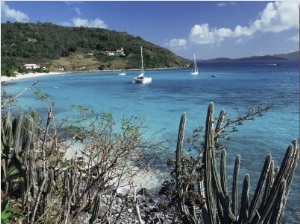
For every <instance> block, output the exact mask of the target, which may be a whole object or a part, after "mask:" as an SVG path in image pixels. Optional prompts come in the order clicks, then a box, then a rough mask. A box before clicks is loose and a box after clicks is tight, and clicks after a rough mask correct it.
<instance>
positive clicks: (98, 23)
mask: <svg viewBox="0 0 300 224" xmlns="http://www.w3.org/2000/svg"><path fill="white" fill-rule="evenodd" d="M72 22H73V24H74V26H84V27H95V28H104V29H106V28H107V25H106V24H105V22H104V21H103V20H101V19H98V18H96V19H94V20H87V19H81V18H74V19H72Z"/></svg>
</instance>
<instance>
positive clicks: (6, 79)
mask: <svg viewBox="0 0 300 224" xmlns="http://www.w3.org/2000/svg"><path fill="white" fill-rule="evenodd" d="M67 73H70V72H48V73H45V72H40V73H33V72H30V73H26V74H21V73H17V75H16V76H15V77H8V76H2V75H1V84H2V83H4V82H9V81H14V80H20V79H27V78H35V77H42V76H51V75H64V74H67Z"/></svg>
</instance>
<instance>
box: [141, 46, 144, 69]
mask: <svg viewBox="0 0 300 224" xmlns="http://www.w3.org/2000/svg"><path fill="white" fill-rule="evenodd" d="M141 58H142V68H141V70H142V72H144V60H143V47H142V46H141Z"/></svg>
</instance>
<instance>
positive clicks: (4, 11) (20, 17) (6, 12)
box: [1, 1, 29, 22]
mask: <svg viewBox="0 0 300 224" xmlns="http://www.w3.org/2000/svg"><path fill="white" fill-rule="evenodd" d="M1 15H2V16H1V17H3V19H2V20H8V21H10V20H13V21H17V22H28V21H29V17H28V15H26V14H25V13H23V12H20V11H18V10H15V9H11V8H9V6H8V5H7V4H6V3H5V2H2V1H1Z"/></svg>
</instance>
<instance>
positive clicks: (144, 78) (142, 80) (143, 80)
mask: <svg viewBox="0 0 300 224" xmlns="http://www.w3.org/2000/svg"><path fill="white" fill-rule="evenodd" d="M141 58H142V67H141V73H140V74H139V75H138V76H136V77H134V78H133V79H132V83H142V84H148V83H151V82H152V78H151V77H147V76H145V71H144V60H143V47H142V46H141Z"/></svg>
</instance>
